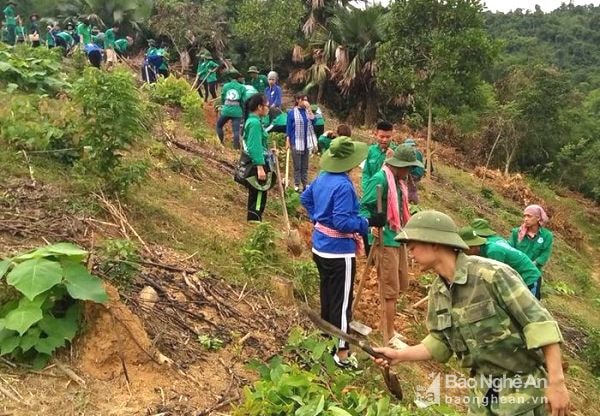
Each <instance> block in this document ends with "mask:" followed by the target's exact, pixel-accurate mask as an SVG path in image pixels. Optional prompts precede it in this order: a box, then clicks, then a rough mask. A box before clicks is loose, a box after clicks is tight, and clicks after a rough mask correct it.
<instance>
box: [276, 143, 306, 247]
mask: <svg viewBox="0 0 600 416" xmlns="http://www.w3.org/2000/svg"><path fill="white" fill-rule="evenodd" d="M273 158H274V159H275V166H276V169H277V185H278V186H279V193H280V194H281V207H282V210H283V221H284V222H285V228H286V229H287V247H288V249H289V250H290V252H291V253H292V254H294V255H295V256H299V255H300V254H302V239H301V238H300V233H299V232H298V230H293V229H292V226H291V225H290V217H289V216H288V212H287V206H286V204H285V191H284V189H283V184H282V181H281V169H280V168H279V161H278V160H277V153H276V152H273Z"/></svg>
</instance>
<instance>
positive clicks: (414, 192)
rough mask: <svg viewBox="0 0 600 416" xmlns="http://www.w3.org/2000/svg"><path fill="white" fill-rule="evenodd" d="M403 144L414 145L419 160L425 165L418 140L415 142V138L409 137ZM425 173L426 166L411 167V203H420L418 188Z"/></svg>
mask: <svg viewBox="0 0 600 416" xmlns="http://www.w3.org/2000/svg"><path fill="white" fill-rule="evenodd" d="M402 144H404V145H406V146H411V147H413V148H414V149H415V152H416V153H417V160H419V161H421V163H423V166H425V158H424V157H423V153H422V152H421V151H420V150H419V148H418V147H417V142H415V141H414V139H413V138H411V137H407V138H406V139H405V140H404V143H402ZM424 175H425V168H424V167H423V168H421V167H416V166H415V167H413V168H411V169H410V175H409V176H408V202H410V203H411V204H418V203H419V191H418V189H417V184H418V183H419V182H420V181H421V179H422V178H423V176H424Z"/></svg>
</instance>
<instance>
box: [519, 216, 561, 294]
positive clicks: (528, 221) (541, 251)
mask: <svg viewBox="0 0 600 416" xmlns="http://www.w3.org/2000/svg"><path fill="white" fill-rule="evenodd" d="M547 222H548V215H547V214H546V211H544V209H543V208H542V207H541V206H539V205H529V206H528V207H527V208H525V210H524V211H523V224H521V226H520V227H516V228H513V230H512V233H511V236H510V238H509V240H508V244H510V245H511V246H512V247H514V248H516V249H517V250H521V251H522V252H523V253H525V254H526V255H527V257H529V258H530V259H531V261H533V264H535V265H536V266H537V268H538V269H540V271H541V270H542V268H543V267H544V265H546V263H548V260H549V259H550V255H551V254H552V245H553V243H554V236H553V235H552V232H551V231H550V230H548V229H547V228H546V227H544V225H545V224H546V223H547ZM541 286H542V278H541V277H540V280H539V283H538V285H537V287H536V293H535V295H536V297H537V298H538V299H540V297H541Z"/></svg>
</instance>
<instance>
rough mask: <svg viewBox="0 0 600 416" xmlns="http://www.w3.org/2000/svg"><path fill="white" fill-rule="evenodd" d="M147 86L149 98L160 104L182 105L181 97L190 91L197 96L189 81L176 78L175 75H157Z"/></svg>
mask: <svg viewBox="0 0 600 416" xmlns="http://www.w3.org/2000/svg"><path fill="white" fill-rule="evenodd" d="M149 88H150V100H151V101H153V102H155V103H158V104H162V105H170V106H173V107H182V99H183V97H185V96H186V95H187V94H188V93H190V92H193V93H194V94H195V95H196V96H197V97H198V94H197V93H196V92H194V91H192V87H191V85H190V84H189V82H187V81H186V80H185V79H184V78H177V77H175V76H171V77H166V78H164V77H159V78H158V80H157V81H156V82H155V83H154V84H151V85H150V86H149ZM198 98H199V97H198Z"/></svg>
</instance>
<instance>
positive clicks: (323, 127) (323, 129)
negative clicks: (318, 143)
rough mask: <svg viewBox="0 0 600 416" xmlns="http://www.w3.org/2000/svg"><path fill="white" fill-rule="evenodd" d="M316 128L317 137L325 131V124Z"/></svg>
mask: <svg viewBox="0 0 600 416" xmlns="http://www.w3.org/2000/svg"><path fill="white" fill-rule="evenodd" d="M314 129H315V134H316V136H317V139H318V138H319V137H321V136H322V135H323V133H325V126H315V127H314Z"/></svg>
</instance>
